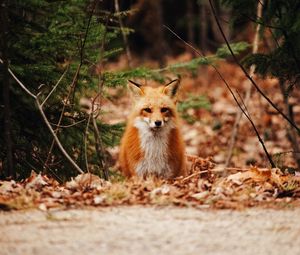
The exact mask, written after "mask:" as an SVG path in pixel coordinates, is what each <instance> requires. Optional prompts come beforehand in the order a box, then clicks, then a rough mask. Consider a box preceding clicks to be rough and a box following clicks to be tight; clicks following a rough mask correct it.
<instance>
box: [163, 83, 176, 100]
mask: <svg viewBox="0 0 300 255" xmlns="http://www.w3.org/2000/svg"><path fill="white" fill-rule="evenodd" d="M179 85H180V78H178V79H176V80H173V81H171V82H169V83H168V84H166V85H165V87H164V88H163V93H164V94H166V95H168V96H169V97H171V98H172V99H173V98H176V95H177V91H178V88H179Z"/></svg>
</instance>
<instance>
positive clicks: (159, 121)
mask: <svg viewBox="0 0 300 255" xmlns="http://www.w3.org/2000/svg"><path fill="white" fill-rule="evenodd" d="M161 123H162V122H161V120H156V121H155V122H154V124H155V126H156V127H160V126H161Z"/></svg>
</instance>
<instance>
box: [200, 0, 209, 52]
mask: <svg viewBox="0 0 300 255" xmlns="http://www.w3.org/2000/svg"><path fill="white" fill-rule="evenodd" d="M199 13H200V15H199V16H200V20H199V24H200V26H199V28H200V31H199V32H200V33H199V35H200V40H199V41H200V49H201V50H202V51H203V52H206V50H207V48H208V47H207V40H206V38H207V36H208V34H207V21H208V19H207V0H204V1H199Z"/></svg>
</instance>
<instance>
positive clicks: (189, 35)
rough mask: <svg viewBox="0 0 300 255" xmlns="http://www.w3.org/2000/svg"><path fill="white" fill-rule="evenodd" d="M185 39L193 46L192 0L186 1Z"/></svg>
mask: <svg viewBox="0 0 300 255" xmlns="http://www.w3.org/2000/svg"><path fill="white" fill-rule="evenodd" d="M186 3H187V13H186V18H187V39H188V42H189V43H190V44H192V45H193V46H194V45H195V32H194V7H193V5H194V4H193V3H194V0H187V2H186Z"/></svg>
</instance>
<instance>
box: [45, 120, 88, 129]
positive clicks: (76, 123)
mask: <svg viewBox="0 0 300 255" xmlns="http://www.w3.org/2000/svg"><path fill="white" fill-rule="evenodd" d="M85 121H86V119H83V120H80V121H77V122H75V123H72V124H70V125H59V126H58V125H57V124H54V123H51V122H50V124H51V125H52V126H56V127H59V128H70V127H73V126H76V125H78V124H80V123H82V122H85Z"/></svg>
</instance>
